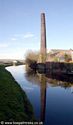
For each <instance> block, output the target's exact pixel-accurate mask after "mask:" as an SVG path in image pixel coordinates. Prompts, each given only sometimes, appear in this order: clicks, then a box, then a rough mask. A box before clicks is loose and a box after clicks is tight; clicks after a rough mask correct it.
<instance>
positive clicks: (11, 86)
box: [0, 66, 33, 121]
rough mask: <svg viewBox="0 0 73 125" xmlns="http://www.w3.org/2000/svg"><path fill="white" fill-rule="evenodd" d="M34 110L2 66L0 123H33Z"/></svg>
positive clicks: (0, 71)
mask: <svg viewBox="0 0 73 125" xmlns="http://www.w3.org/2000/svg"><path fill="white" fill-rule="evenodd" d="M32 120H33V109H32V106H31V104H30V102H29V101H28V99H27V96H26V94H25V93H24V92H23V91H22V89H21V87H20V86H19V85H18V84H17V82H16V81H15V80H14V78H13V77H12V75H11V74H10V73H9V72H8V71H6V70H5V68H4V66H0V121H32Z"/></svg>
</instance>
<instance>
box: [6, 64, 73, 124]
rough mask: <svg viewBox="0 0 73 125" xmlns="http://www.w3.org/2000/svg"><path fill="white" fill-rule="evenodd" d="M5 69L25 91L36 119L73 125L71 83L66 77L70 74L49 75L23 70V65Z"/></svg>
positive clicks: (72, 90)
mask: <svg viewBox="0 0 73 125" xmlns="http://www.w3.org/2000/svg"><path fill="white" fill-rule="evenodd" d="M6 69H7V70H8V71H9V72H10V73H11V74H12V75H13V77H14V78H15V80H16V81H17V82H18V84H20V86H21V88H22V89H23V90H24V91H25V93H26V95H27V97H28V99H29V101H30V103H31V104H32V106H33V110H34V114H35V118H36V119H37V120H38V121H39V120H40V121H43V123H44V125H73V83H72V81H71V82H70V79H69V78H68V77H70V76H67V77H66V78H63V77H62V78H61V79H60V77H59V78H58V76H57V77H56V76H54V77H51V76H50V75H49V74H47V75H46V74H43V73H38V72H35V71H30V70H25V69H26V68H25V66H24V65H21V66H10V67H6ZM68 79H69V81H68ZM71 79H72V76H71Z"/></svg>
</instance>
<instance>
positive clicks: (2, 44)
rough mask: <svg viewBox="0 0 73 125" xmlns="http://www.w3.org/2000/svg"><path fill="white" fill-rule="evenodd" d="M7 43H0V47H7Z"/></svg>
mask: <svg viewBox="0 0 73 125" xmlns="http://www.w3.org/2000/svg"><path fill="white" fill-rule="evenodd" d="M8 46H9V44H8V43H7V44H6V43H0V48H7V47H8Z"/></svg>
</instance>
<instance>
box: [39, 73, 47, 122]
mask: <svg viewBox="0 0 73 125" xmlns="http://www.w3.org/2000/svg"><path fill="white" fill-rule="evenodd" d="M39 80H40V93H41V119H40V120H41V121H43V122H44V121H45V110H46V77H45V75H44V74H39Z"/></svg>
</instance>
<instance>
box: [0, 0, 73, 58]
mask: <svg viewBox="0 0 73 125" xmlns="http://www.w3.org/2000/svg"><path fill="white" fill-rule="evenodd" d="M41 12H45V16H46V32H47V35H46V37H47V49H48V50H49V49H70V48H72V49H73V0H0V58H21V59H22V58H24V56H25V53H26V51H27V50H33V51H34V50H39V48H40V26H41V25H40V23H41V22H40V14H41Z"/></svg>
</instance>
